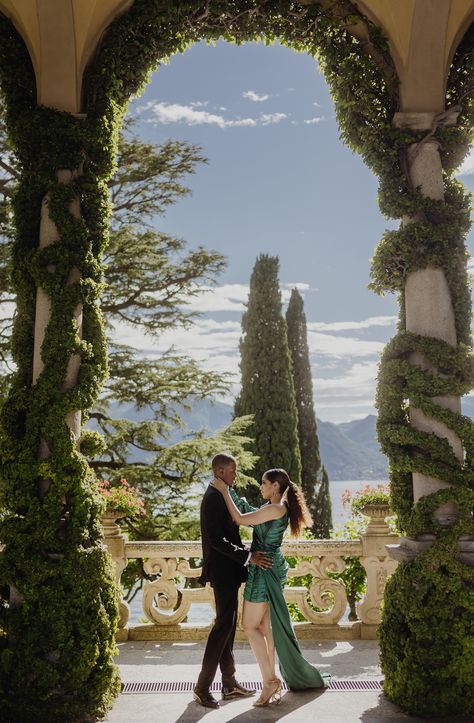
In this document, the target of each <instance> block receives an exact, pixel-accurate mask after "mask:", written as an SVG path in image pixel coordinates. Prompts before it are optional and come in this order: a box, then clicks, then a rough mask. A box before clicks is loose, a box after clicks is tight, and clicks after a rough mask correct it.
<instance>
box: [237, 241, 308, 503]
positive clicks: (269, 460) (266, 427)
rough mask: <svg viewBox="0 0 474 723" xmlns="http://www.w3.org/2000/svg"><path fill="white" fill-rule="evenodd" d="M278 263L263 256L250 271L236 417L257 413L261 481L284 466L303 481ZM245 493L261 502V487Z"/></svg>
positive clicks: (255, 434) (256, 447)
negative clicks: (240, 381)
mask: <svg viewBox="0 0 474 723" xmlns="http://www.w3.org/2000/svg"><path fill="white" fill-rule="evenodd" d="M278 267H279V261H278V258H277V257H274V256H268V255H261V256H259V257H258V258H257V261H256V263H255V266H254V269H253V272H252V276H251V279H250V294H249V300H248V305H247V311H246V312H245V314H244V316H243V318H242V338H241V341H240V353H241V362H240V370H241V374H242V387H241V392H240V394H239V396H238V398H237V400H236V402H235V416H236V417H241V416H244V415H247V414H253V415H254V422H253V426H252V428H251V435H252V437H253V438H254V444H253V447H252V452H253V453H254V454H255V455H257V456H258V458H259V459H258V461H257V463H256V465H255V467H254V474H255V476H256V478H257V480H258V481H260V478H261V476H262V474H263V472H265V470H267V469H269V468H271V467H283V468H284V469H286V470H287V472H288V474H289V475H290V477H291V478H292V479H293V480H294V481H295V482H297V483H299V481H300V475H301V460H300V451H299V446H298V432H297V413H296V404H295V392H294V388H293V379H292V375H291V361H290V352H289V349H288V340H287V333H286V322H285V319H284V317H283V314H282V309H281V293H280V287H279V283H278ZM247 496H248V497H249V498H250V499H252V500H253V501H256V500H258V499H259V495H258V491H257V488H256V487H249V488H248V489H247Z"/></svg>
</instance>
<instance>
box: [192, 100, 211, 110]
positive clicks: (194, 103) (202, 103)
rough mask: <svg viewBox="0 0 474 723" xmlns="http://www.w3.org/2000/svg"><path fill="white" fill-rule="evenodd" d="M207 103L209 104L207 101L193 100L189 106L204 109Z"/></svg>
mask: <svg viewBox="0 0 474 723" xmlns="http://www.w3.org/2000/svg"><path fill="white" fill-rule="evenodd" d="M208 103H209V101H208V100H195V101H192V102H191V103H190V104H189V105H190V106H191V107H192V108H205V107H206V105H208Z"/></svg>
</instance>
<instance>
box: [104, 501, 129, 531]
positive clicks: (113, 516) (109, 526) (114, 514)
mask: <svg viewBox="0 0 474 723" xmlns="http://www.w3.org/2000/svg"><path fill="white" fill-rule="evenodd" d="M126 514H127V513H126V512H119V511H118V510H112V509H109V508H107V509H106V510H105V512H104V514H103V515H102V517H101V522H102V527H103V529H104V537H105V538H107V537H119V536H120V535H121V534H122V532H121V530H120V527H119V526H118V525H117V520H120V519H121V518H122V517H126Z"/></svg>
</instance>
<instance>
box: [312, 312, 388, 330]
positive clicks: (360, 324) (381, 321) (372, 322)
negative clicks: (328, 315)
mask: <svg viewBox="0 0 474 723" xmlns="http://www.w3.org/2000/svg"><path fill="white" fill-rule="evenodd" d="M396 322H397V317H396V316H371V317H369V318H368V319H363V320H362V321H330V322H324V321H312V322H310V323H308V329H311V330H312V331H353V330H355V329H369V328H370V327H373V326H393V325H394V324H396Z"/></svg>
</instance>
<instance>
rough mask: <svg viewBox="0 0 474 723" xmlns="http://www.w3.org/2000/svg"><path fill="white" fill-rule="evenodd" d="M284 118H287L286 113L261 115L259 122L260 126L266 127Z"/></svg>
mask: <svg viewBox="0 0 474 723" xmlns="http://www.w3.org/2000/svg"><path fill="white" fill-rule="evenodd" d="M286 118H288V114H287V113H262V114H261V116H260V118H259V122H260V123H261V124H262V126H268V125H270V123H280V122H281V121H282V120H285V119H286Z"/></svg>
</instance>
